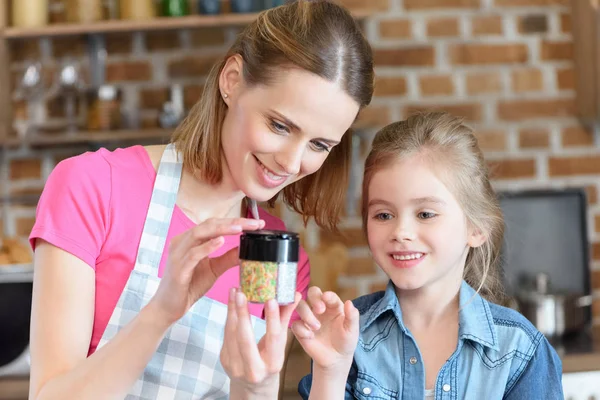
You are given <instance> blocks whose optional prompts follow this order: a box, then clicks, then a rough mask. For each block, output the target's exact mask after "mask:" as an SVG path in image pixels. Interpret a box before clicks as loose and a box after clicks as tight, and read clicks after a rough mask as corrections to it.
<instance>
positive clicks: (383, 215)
mask: <svg viewBox="0 0 600 400" xmlns="http://www.w3.org/2000/svg"><path fill="white" fill-rule="evenodd" d="M374 218H375V219H378V220H380V221H388V220H390V219H392V214H389V213H379V214H375V217H374Z"/></svg>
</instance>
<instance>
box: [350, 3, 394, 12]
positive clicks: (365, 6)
mask: <svg viewBox="0 0 600 400" xmlns="http://www.w3.org/2000/svg"><path fill="white" fill-rule="evenodd" d="M339 3H340V4H342V5H343V6H345V7H347V8H349V9H357V10H373V11H386V10H388V9H389V7H390V5H389V0H340V1H339Z"/></svg>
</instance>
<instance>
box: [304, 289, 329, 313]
mask: <svg viewBox="0 0 600 400" xmlns="http://www.w3.org/2000/svg"><path fill="white" fill-rule="evenodd" d="M322 296H323V292H322V291H321V289H319V288H318V287H316V286H311V287H310V288H309V289H308V295H307V296H306V297H307V302H308V304H310V306H311V308H312V309H313V311H314V312H315V314H322V313H324V312H325V309H326V307H325V303H324V302H323V300H322Z"/></svg>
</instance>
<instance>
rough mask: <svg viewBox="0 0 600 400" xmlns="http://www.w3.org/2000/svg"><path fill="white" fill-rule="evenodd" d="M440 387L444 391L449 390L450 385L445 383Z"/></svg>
mask: <svg viewBox="0 0 600 400" xmlns="http://www.w3.org/2000/svg"><path fill="white" fill-rule="evenodd" d="M442 389H443V390H444V392H449V391H450V385H448V384H447V383H446V384H445V385H444V386H442Z"/></svg>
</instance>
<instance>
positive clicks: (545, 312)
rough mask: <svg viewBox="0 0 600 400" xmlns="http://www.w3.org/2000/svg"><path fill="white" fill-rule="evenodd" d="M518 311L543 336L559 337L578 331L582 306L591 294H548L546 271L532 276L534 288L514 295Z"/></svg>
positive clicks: (582, 321)
mask: <svg viewBox="0 0 600 400" xmlns="http://www.w3.org/2000/svg"><path fill="white" fill-rule="evenodd" d="M517 301H518V303H519V311H520V312H521V313H522V314H523V315H524V316H525V317H526V318H527V319H529V320H530V321H531V322H532V323H533V324H534V325H535V327H536V328H537V329H538V330H539V331H540V332H542V333H543V334H544V335H545V336H546V337H559V336H563V335H566V334H568V333H572V332H576V331H580V330H581V329H583V328H584V325H585V322H586V307H589V306H591V305H592V296H591V295H588V296H583V295H581V294H577V293H558V292H556V293H551V292H550V279H549V277H548V275H547V274H544V273H539V274H537V275H536V277H535V290H533V291H525V290H524V291H522V292H521V293H520V294H519V295H518V296H517Z"/></svg>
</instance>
